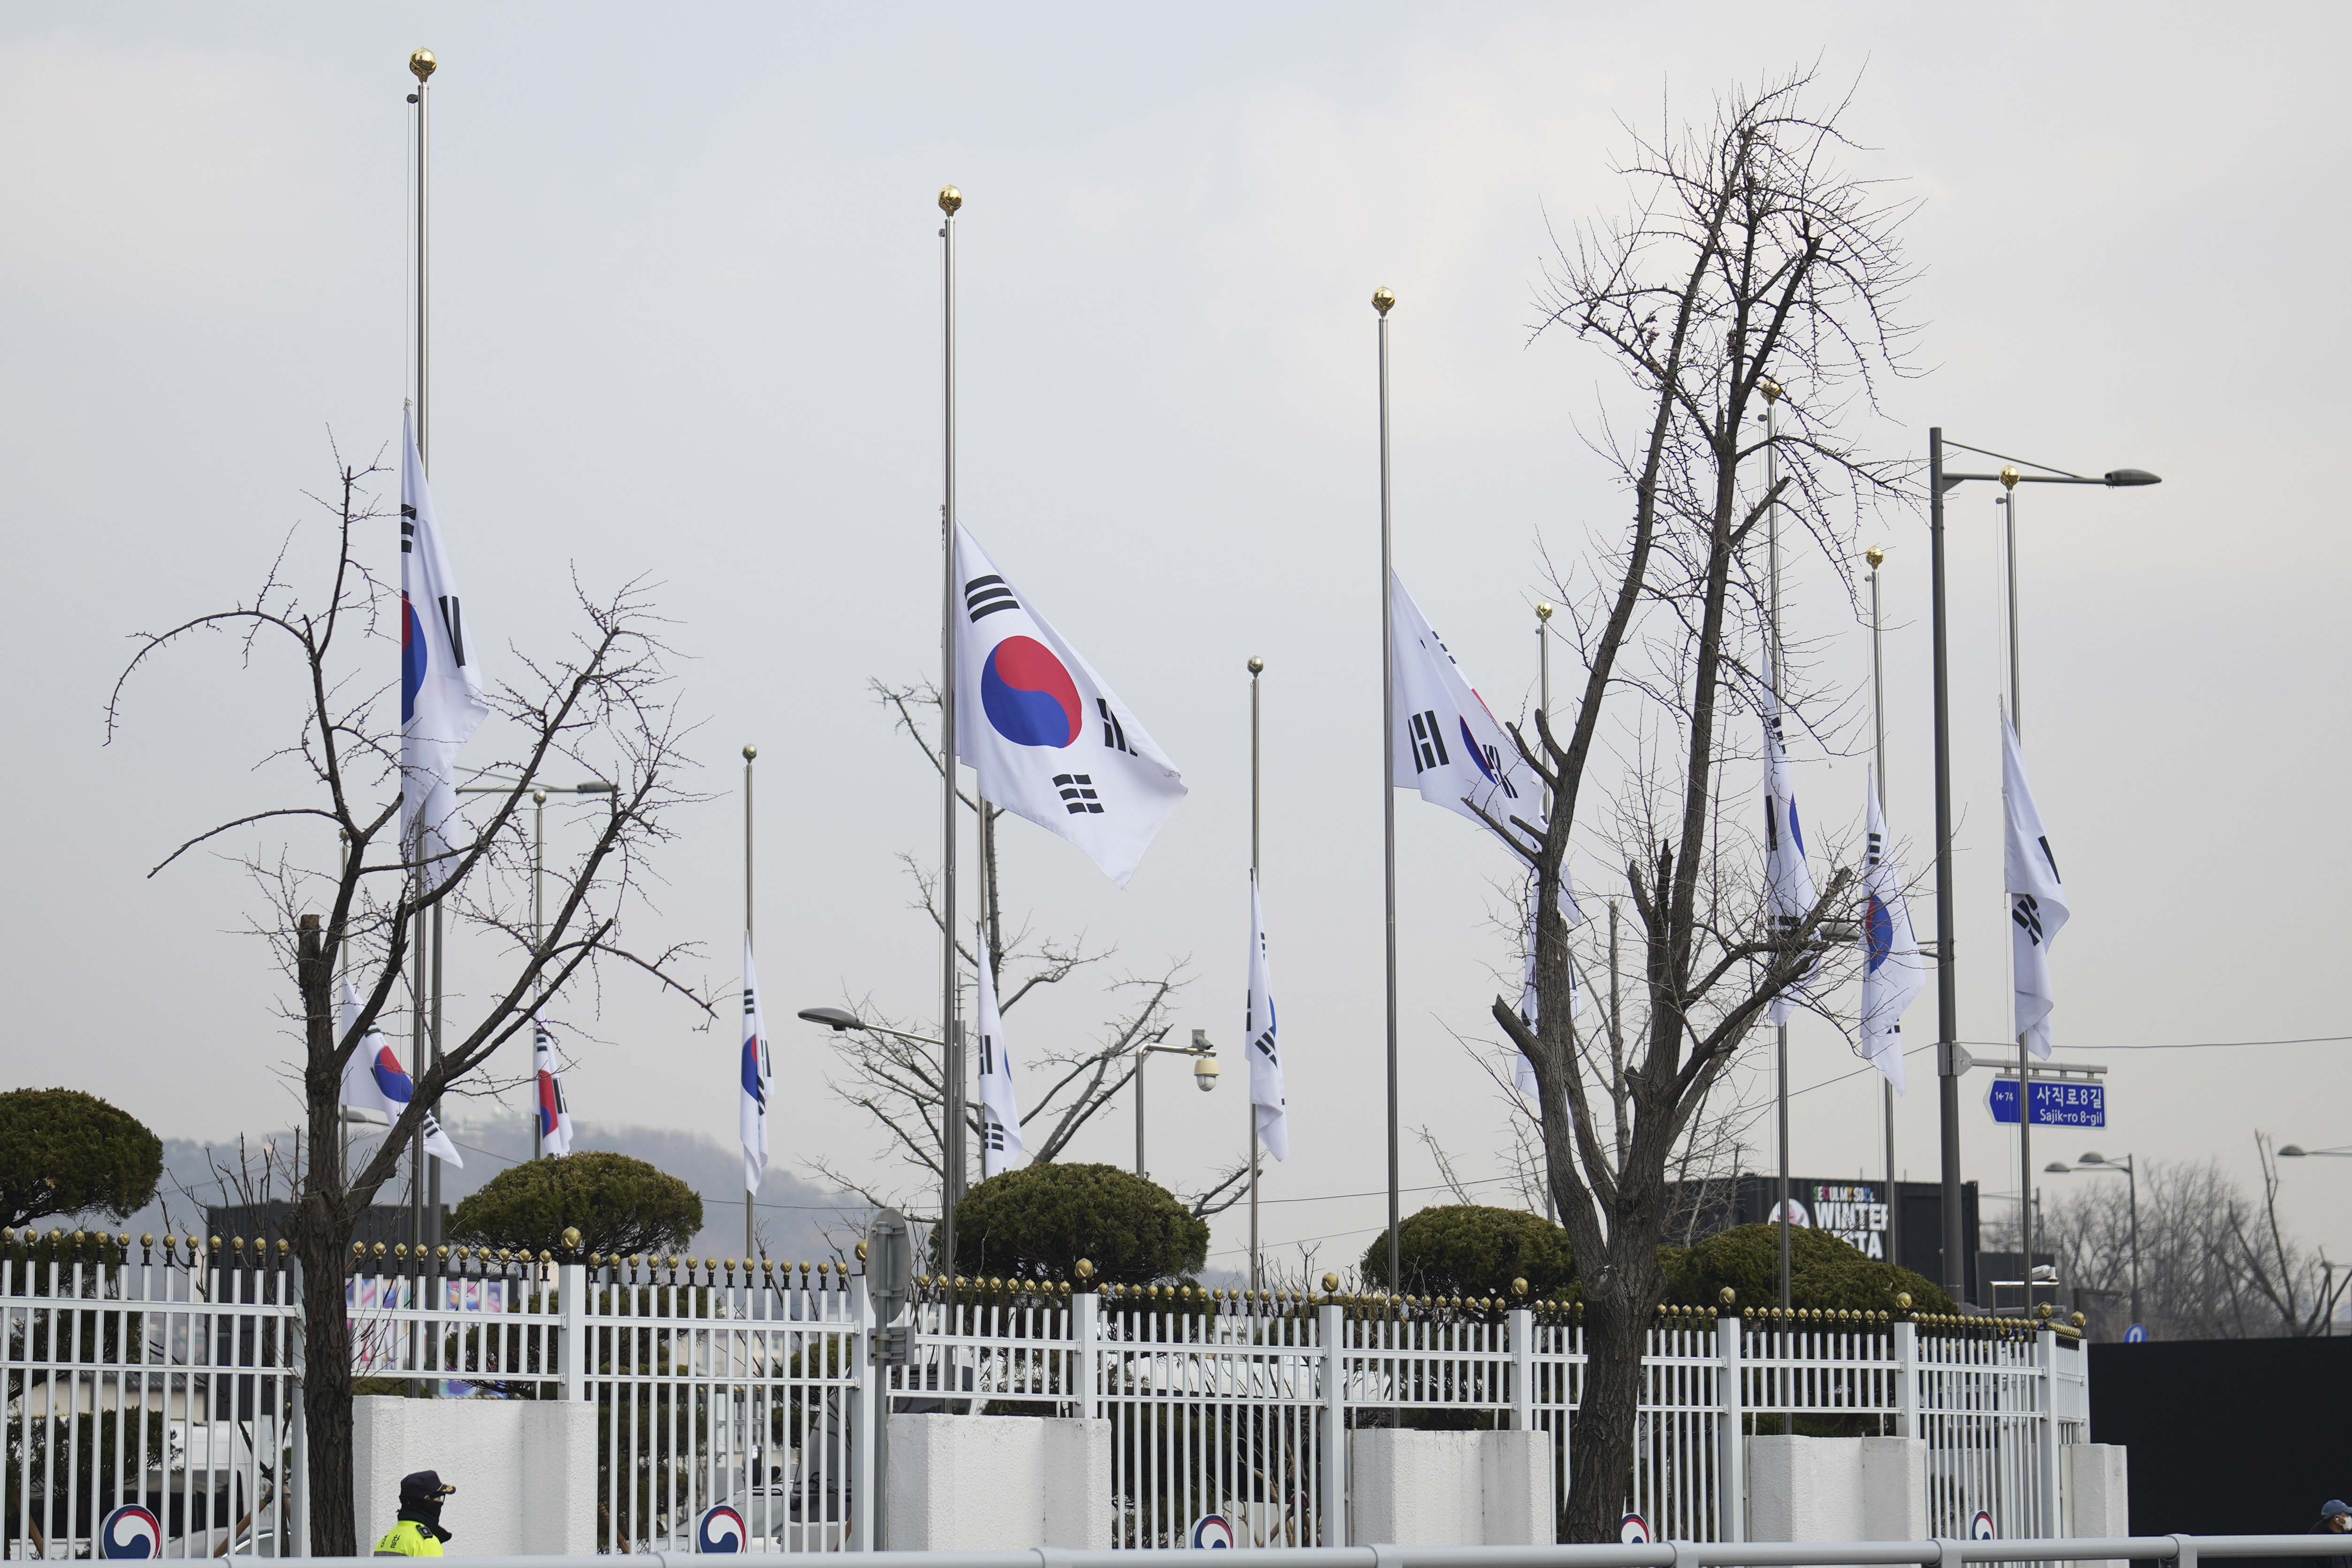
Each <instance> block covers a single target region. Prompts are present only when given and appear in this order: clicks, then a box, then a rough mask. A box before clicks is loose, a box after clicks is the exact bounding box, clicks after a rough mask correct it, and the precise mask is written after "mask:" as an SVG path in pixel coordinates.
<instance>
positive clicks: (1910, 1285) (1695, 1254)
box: [1661, 1224, 1958, 1312]
mask: <svg viewBox="0 0 2352 1568" xmlns="http://www.w3.org/2000/svg"><path fill="white" fill-rule="evenodd" d="M1661 1260H1662V1261H1664V1263H1665V1267H1666V1300H1667V1301H1669V1302H1672V1303H1674V1304H1675V1305H1680V1306H1694V1307H1712V1306H1715V1305H1717V1302H1718V1301H1719V1300H1720V1297H1719V1295H1718V1294H1717V1292H1719V1291H1721V1290H1722V1289H1723V1288H1724V1287H1725V1286H1726V1285H1728V1286H1730V1287H1731V1289H1732V1290H1734V1291H1738V1302H1739V1305H1741V1306H1743V1307H1771V1306H1778V1305H1780V1227H1779V1226H1777V1225H1770V1224H1764V1225H1740V1226H1735V1227H1733V1228H1731V1229H1729V1230H1726V1231H1724V1232H1722V1233H1721V1234H1719V1235H1716V1236H1710V1237H1708V1238H1707V1239H1706V1240H1704V1241H1701V1242H1698V1243H1697V1244H1696V1245H1695V1246H1692V1247H1690V1248H1689V1249H1685V1250H1682V1251H1679V1252H1677V1253H1676V1254H1675V1256H1674V1257H1673V1258H1671V1259H1665V1258H1664V1256H1663V1254H1662V1259H1661ZM1904 1292H1907V1293H1908V1294H1909V1295H1910V1297H1911V1306H1912V1310H1913V1311H1915V1312H1956V1311H1958V1308H1957V1307H1955V1306H1954V1304H1953V1301H1952V1298H1951V1297H1949V1296H1948V1295H1946V1294H1945V1293H1944V1291H1943V1287H1941V1286H1940V1285H1937V1283H1936V1282H1935V1281H1932V1280H1930V1279H1928V1278H1927V1276H1926V1275H1924V1274H1915V1273H1913V1272H1912V1271H1911V1270H1908V1269H1906V1268H1903V1267H1902V1266H1901V1265H1899V1264H1895V1263H1883V1262H1879V1261H1877V1260H1874V1259H1872V1258H1870V1257H1869V1256H1867V1255H1866V1254H1864V1252H1863V1251H1862V1250H1861V1249H1859V1248H1856V1247H1854V1246H1853V1245H1852V1244H1851V1243H1849V1242H1845V1241H1841V1240H1839V1239H1837V1238H1836V1237H1835V1236H1832V1235H1831V1234H1830V1233H1829V1232H1828V1231H1826V1230H1816V1229H1814V1228H1811V1226H1803V1225H1800V1226H1792V1227H1790V1231H1789V1297H1790V1304H1791V1305H1792V1306H1797V1307H1801V1308H1813V1307H1820V1308H1822V1309H1824V1310H1827V1309H1832V1308H1846V1309H1851V1310H1853V1311H1856V1312H1894V1311H1895V1310H1896V1308H1895V1296H1896V1295H1897V1294H1899V1293H1904Z"/></svg>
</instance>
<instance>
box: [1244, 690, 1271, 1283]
mask: <svg viewBox="0 0 2352 1568" xmlns="http://www.w3.org/2000/svg"><path fill="white" fill-rule="evenodd" d="M1262 674H1265V660H1264V659H1261V658H1259V657H1258V656H1257V655H1256V654H1255V653H1253V654H1251V655H1250V662H1249V677H1250V886H1251V887H1253V888H1255V887H1256V886H1257V875H1258V822H1259V797H1258V756H1259V744H1258V690H1257V683H1258V677H1259V676H1260V675H1262ZM1251 935H1252V936H1255V935H1257V933H1255V932H1253V933H1251ZM1251 999H1252V1002H1253V1005H1255V997H1253V998H1251ZM1250 1022H1251V1019H1249V1018H1248V1017H1246V1016H1245V1017H1244V1019H1242V1030H1243V1032H1244V1034H1246V1033H1247V1032H1248V1030H1249V1026H1250ZM1243 1050H1244V1054H1246V1052H1247V1051H1248V1046H1247V1044H1246V1043H1244V1047H1243ZM1244 1098H1245V1101H1246V1103H1244V1105H1243V1106H1242V1110H1243V1112H1244V1113H1245V1114H1247V1115H1248V1117H1249V1194H1250V1254H1249V1258H1250V1268H1249V1281H1250V1289H1251V1290H1253V1291H1255V1290H1256V1289H1258V1288H1259V1287H1258V1262H1257V1166H1258V1152H1257V1096H1256V1095H1255V1094H1251V1095H1247V1096H1245V1097H1244Z"/></svg>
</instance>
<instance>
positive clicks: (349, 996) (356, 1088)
mask: <svg viewBox="0 0 2352 1568" xmlns="http://www.w3.org/2000/svg"><path fill="white" fill-rule="evenodd" d="M359 1021H360V998H359V993H358V992H357V991H355V990H353V989H352V983H351V981H350V980H349V979H348V978H346V979H345V980H344V981H343V1033H344V1034H346V1035H348V1034H350V1033H351V1032H352V1030H354V1029H356V1028H358V1027H359ZM415 1098H416V1084H415V1081H414V1080H412V1079H411V1078H410V1077H409V1076H408V1069H407V1068H405V1067H403V1066H402V1065H401V1064H400V1058H399V1056H398V1055H397V1054H396V1053H395V1052H394V1051H393V1049H392V1047H390V1046H389V1045H386V1044H385V1043H384V1040H383V1035H382V1034H380V1033H378V1032H377V1031H376V1030H374V1029H373V1028H370V1029H369V1030H368V1031H367V1038H366V1039H364V1040H361V1041H360V1042H359V1045H358V1046H357V1047H356V1048H355V1049H354V1050H353V1051H352V1054H351V1055H350V1057H349V1058H347V1059H346V1060H345V1061H344V1062H343V1103H344V1104H346V1105H348V1106H350V1107H351V1108H352V1109H353V1110H355V1111H373V1112H374V1113H376V1114H377V1115H379V1116H382V1117H383V1119H384V1124H386V1125H387V1126H389V1125H390V1124H393V1123H394V1122H397V1121H399V1120H400V1118H401V1116H402V1114H403V1113H404V1112H406V1111H407V1109H408V1103H409V1102H410V1101H411V1100H414V1099H415ZM425 1153H426V1154H428V1155H432V1156H433V1157H434V1158H435V1159H436V1160H439V1161H441V1162H443V1163H444V1164H446V1165H452V1166H457V1168H458V1169H460V1170H463V1169H465V1167H466V1162H465V1161H464V1160H463V1159H462V1158H460V1157H459V1155H458V1154H457V1145H455V1144H453V1143H451V1142H450V1141H449V1134H447V1133H446V1132H444V1131H442V1129H441V1124H440V1122H439V1121H437V1120H436V1119H435V1117H434V1114H433V1113H432V1112H430V1111H427V1112H425Z"/></svg>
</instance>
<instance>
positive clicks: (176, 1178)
mask: <svg viewBox="0 0 2352 1568" xmlns="http://www.w3.org/2000/svg"><path fill="white" fill-rule="evenodd" d="M449 1132H450V1136H451V1138H452V1139H453V1140H455V1141H456V1143H457V1145H458V1152H459V1153H461V1154H463V1155H465V1157H466V1166H465V1168H464V1169H463V1170H450V1169H448V1168H446V1167H444V1169H443V1171H442V1176H441V1199H442V1201H443V1202H444V1203H446V1204H448V1205H450V1206H451V1207H455V1206H456V1205H457V1200H458V1199H460V1198H462V1197H466V1196H467V1194H469V1193H472V1192H474V1191H475V1190H477V1189H478V1188H479V1187H480V1186H482V1184H483V1183H485V1182H487V1181H488V1180H489V1179H490V1178H491V1177H492V1176H496V1175H497V1174H498V1173H499V1171H502V1170H504V1169H506V1168H507V1166H510V1165H516V1164H520V1162H521V1161H523V1160H526V1159H529V1158H530V1122H529V1121H528V1120H527V1119H525V1118H523V1117H520V1116H502V1117H499V1118H496V1119H489V1118H468V1119H467V1120H464V1121H460V1122H456V1123H453V1124H451V1126H450V1129H449ZM576 1134H577V1135H576V1139H575V1146H576V1147H579V1148H583V1149H612V1150H615V1151H617V1152H619V1153H621V1154H625V1155H634V1156H635V1157H636V1158H638V1159H641V1160H644V1161H646V1162H647V1163H648V1164H650V1165H653V1166H658V1167H659V1168H661V1169H662V1170H665V1171H667V1172H668V1173H669V1174H670V1175H672V1176H677V1178H678V1179H679V1180H680V1181H683V1182H685V1183H686V1184H687V1185H688V1186H691V1187H693V1188H694V1189H695V1190H696V1191H697V1192H698V1193H700V1194H701V1195H702V1203H703V1218H704V1221H705V1228H704V1229H703V1232H702V1234H701V1235H700V1236H699V1237H698V1238H696V1239H695V1243H694V1250H695V1251H696V1252H697V1253H698V1254H702V1255H706V1256H708V1255H716V1256H719V1257H740V1256H741V1255H742V1252H743V1152H742V1150H741V1149H740V1148H739V1147H737V1146H736V1145H732V1144H722V1143H720V1142H719V1140H718V1139H716V1138H711V1137H705V1136H702V1135H700V1134H693V1133H680V1132H674V1131H671V1130H669V1129H667V1128H660V1127H606V1126H602V1125H600V1124H596V1123H593V1122H582V1123H579V1124H577V1125H576ZM268 1136H269V1137H271V1138H274V1139H275V1140H277V1144H278V1147H279V1148H281V1149H282V1150H284V1151H285V1152H286V1153H289V1154H290V1153H291V1151H292V1135H291V1134H288V1133H284V1132H279V1133H276V1134H268ZM262 1142H263V1141H262V1140H261V1139H259V1138H256V1139H250V1140H248V1142H247V1151H246V1155H245V1164H246V1166H247V1167H249V1169H250V1170H251V1172H252V1173H253V1181H254V1185H255V1190H254V1191H253V1192H252V1193H251V1194H249V1195H239V1194H238V1193H236V1191H235V1190H233V1189H234V1188H235V1187H236V1186H237V1185H238V1184H237V1180H236V1171H237V1168H238V1159H239V1156H238V1150H237V1145H236V1140H234V1139H231V1140H229V1141H228V1142H226V1144H221V1143H215V1144H205V1143H201V1142H198V1141H196V1140H194V1139H190V1138H166V1139H164V1140H163V1188H162V1191H161V1193H160V1194H159V1195H158V1197H157V1199H156V1201H155V1202H154V1203H152V1204H150V1205H149V1206H148V1207H146V1208H144V1209H142V1210H141V1211H140V1212H139V1213H138V1214H135V1215H133V1216H131V1218H129V1219H127V1220H125V1221H123V1222H122V1223H121V1224H120V1225H117V1226H113V1227H110V1228H113V1229H116V1230H127V1231H129V1232H130V1233H131V1235H132V1236H134V1237H135V1236H139V1235H142V1234H149V1233H152V1234H153V1235H157V1236H163V1235H170V1234H176V1235H182V1236H184V1235H186V1234H187V1233H188V1232H189V1230H190V1229H191V1228H202V1227H203V1225H204V1223H205V1221H204V1210H205V1206H206V1205H208V1204H218V1203H224V1202H236V1201H240V1197H241V1196H249V1197H254V1198H260V1197H285V1196H287V1194H286V1187H285V1185H284V1181H283V1177H282V1176H280V1178H279V1179H278V1183H277V1185H276V1186H274V1188H273V1190H271V1191H270V1192H268V1193H267V1194H264V1193H262V1192H260V1191H259V1190H258V1186H259V1181H260V1176H261V1170H262V1164H263V1158H262ZM373 1145H374V1139H373V1137H372V1136H367V1135H364V1134H362V1137H361V1138H360V1139H358V1140H357V1141H356V1145H355V1152H359V1153H362V1154H363V1153H367V1152H370V1151H372V1150H373ZM219 1171H226V1172H227V1173H228V1180H227V1182H226V1183H224V1181H223V1180H222V1178H221V1176H220V1175H219V1174H217V1173H218V1172H219ZM407 1198H408V1187H407V1176H406V1173H405V1172H403V1174H402V1175H401V1176H399V1177H398V1178H397V1179H396V1180H395V1181H394V1182H393V1183H392V1184H391V1185H389V1186H387V1187H386V1188H385V1190H384V1193H383V1198H382V1201H383V1202H386V1203H394V1202H398V1203H405V1202H406V1201H407ZM866 1212H867V1211H866V1206H865V1205H864V1204H863V1203H861V1202H859V1201H858V1200H857V1199H856V1198H855V1197H849V1196H845V1195H843V1194H838V1193H835V1192H833V1191H831V1190H830V1189H828V1188H825V1187H821V1186H816V1185H815V1184H814V1183H812V1182H807V1181H803V1180H802V1179H801V1178H800V1177H798V1176H793V1175H791V1174H790V1173H788V1172H785V1171H781V1170H778V1169H776V1168H775V1166H772V1165H771V1166H770V1167H769V1169H768V1175H767V1179H766V1181H765V1182H764V1183H763V1184H762V1185H761V1189H760V1199H759V1207H758V1210H757V1213H758V1216H759V1233H760V1237H761V1241H762V1242H763V1243H764V1245H765V1246H766V1249H767V1252H768V1256H770V1257H772V1258H777V1259H783V1258H792V1259H805V1260H809V1261H812V1262H814V1261H815V1260H819V1259H824V1258H835V1257H841V1256H844V1255H845V1254H846V1253H847V1252H848V1251H849V1249H850V1248H851V1246H852V1245H853V1244H854V1243H855V1241H856V1238H857V1237H858V1236H859V1235H861V1234H863V1232H864V1230H865V1226H866ZM35 1223H36V1224H37V1225H38V1226H40V1227H41V1228H44V1229H47V1228H49V1227H51V1226H63V1227H64V1228H67V1229H68V1230H70V1229H72V1228H74V1222H73V1221H72V1220H70V1219H66V1218H60V1217H51V1218H45V1219H41V1220H37V1221H36V1222H35Z"/></svg>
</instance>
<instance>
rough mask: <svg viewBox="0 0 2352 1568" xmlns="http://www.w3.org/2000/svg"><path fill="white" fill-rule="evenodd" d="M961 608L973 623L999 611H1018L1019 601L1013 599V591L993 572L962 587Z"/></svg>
mask: <svg viewBox="0 0 2352 1568" xmlns="http://www.w3.org/2000/svg"><path fill="white" fill-rule="evenodd" d="M963 607H964V609H965V611H966V612H969V613H970V614H971V618H972V620H973V621H974V622H978V621H979V619H980V618H981V617H982V616H983V615H993V614H995V613H996V612H998V611H1000V610H1018V609H1020V608H1021V601H1019V600H1017V599H1015V598H1013V590H1011V589H1010V588H1007V587H1006V586H1005V585H1004V580H1003V578H1001V577H999V576H997V575H996V574H995V573H994V572H991V573H989V574H988V575H987V576H986V577H975V578H973V579H972V580H971V581H970V582H967V583H965V584H964V585H963Z"/></svg>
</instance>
